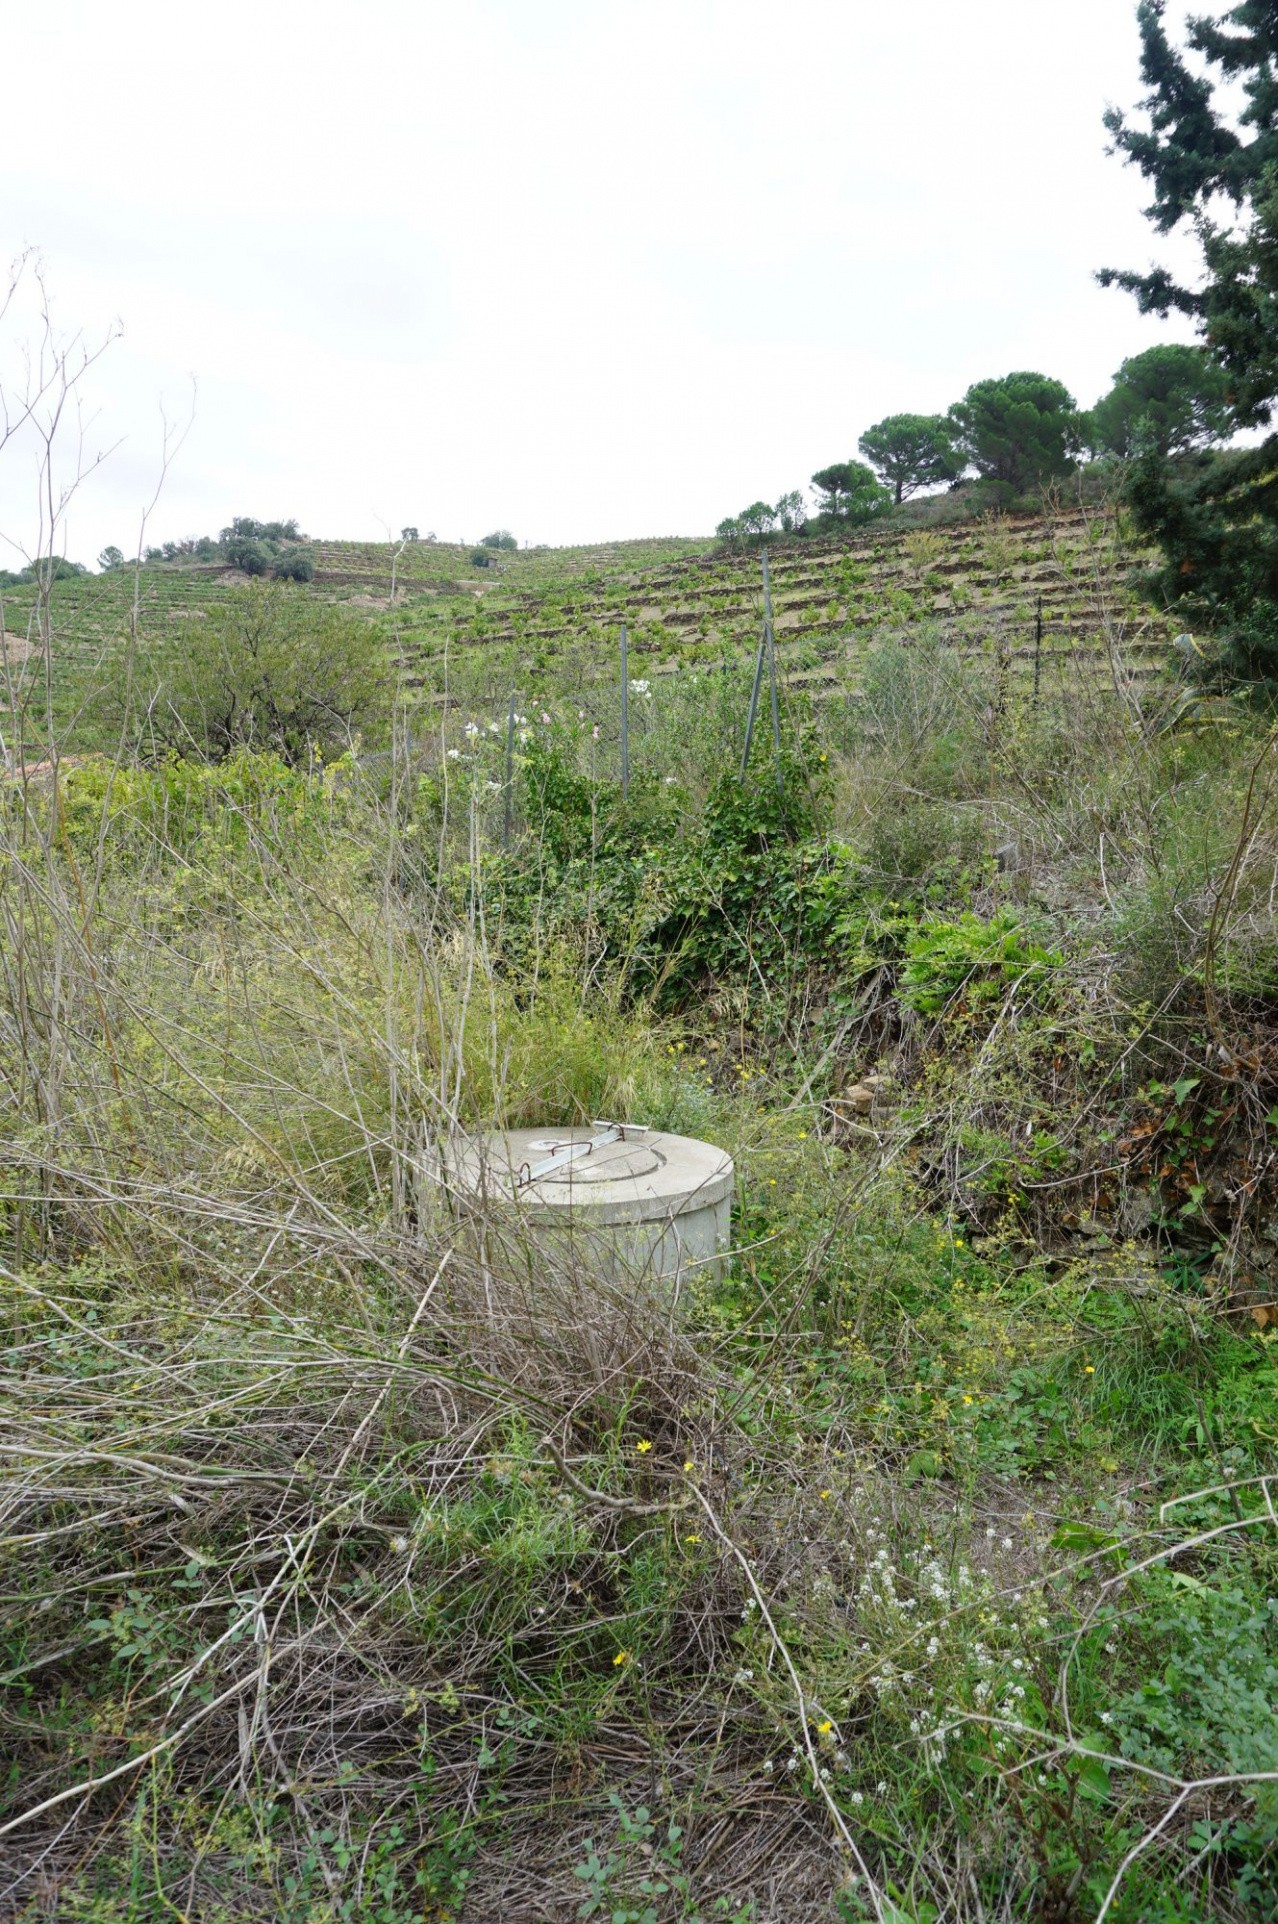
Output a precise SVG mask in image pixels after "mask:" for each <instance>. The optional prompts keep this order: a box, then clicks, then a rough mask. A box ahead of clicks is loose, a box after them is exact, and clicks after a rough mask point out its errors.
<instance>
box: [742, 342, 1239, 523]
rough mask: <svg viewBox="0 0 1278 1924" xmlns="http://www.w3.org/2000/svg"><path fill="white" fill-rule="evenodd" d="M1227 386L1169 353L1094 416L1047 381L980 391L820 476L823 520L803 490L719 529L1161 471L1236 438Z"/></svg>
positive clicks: (1125, 368)
mask: <svg viewBox="0 0 1278 1924" xmlns="http://www.w3.org/2000/svg"><path fill="white" fill-rule="evenodd" d="M1230 431H1231V423H1230V412H1229V407H1228V402H1227V398H1226V392H1225V377H1224V375H1223V374H1222V373H1221V371H1220V369H1219V368H1218V367H1217V366H1216V365H1215V364H1214V363H1213V362H1212V361H1211V360H1209V359H1208V357H1207V355H1206V354H1205V353H1204V352H1203V350H1202V349H1201V348H1197V347H1186V346H1182V345H1177V344H1166V345H1163V346H1160V347H1151V348H1147V349H1146V350H1145V352H1144V353H1143V354H1136V355H1133V356H1132V357H1131V358H1130V359H1129V360H1126V361H1124V362H1123V364H1122V366H1121V367H1120V368H1119V370H1118V372H1117V374H1116V375H1115V376H1114V385H1113V387H1112V388H1111V389H1110V391H1109V392H1108V394H1105V395H1104V396H1102V398H1101V399H1100V400H1099V401H1098V402H1097V404H1096V406H1095V407H1094V408H1092V409H1091V411H1090V412H1086V411H1084V410H1082V409H1080V408H1079V407H1078V405H1077V403H1076V402H1075V400H1074V397H1073V395H1072V394H1071V393H1070V392H1069V389H1068V388H1067V387H1066V386H1065V385H1064V383H1063V382H1061V381H1055V380H1052V379H1051V378H1050V376H1048V375H1046V374H1036V373H1029V372H1024V373H1016V374H1005V375H1003V376H1002V377H1001V378H999V379H995V380H988V381H977V382H975V383H974V384H973V385H972V386H971V387H970V388H969V389H968V390H967V393H966V394H965V395H964V396H963V398H962V400H961V401H956V402H955V403H954V405H953V407H951V408H950V409H949V411H948V412H947V413H945V414H889V415H887V416H886V417H885V418H884V419H883V420H882V421H876V422H875V424H874V426H873V427H870V428H867V429H866V431H865V433H864V434H863V435H862V436H861V438H860V440H859V442H858V444H857V445H858V447H859V450H860V452H861V454H862V455H864V457H865V459H864V460H863V461H836V462H834V463H832V464H831V465H830V466H829V467H824V468H819V469H818V470H817V472H816V473H815V474H814V475H813V476H812V486H813V487H814V488H815V490H816V512H815V516H813V515H810V514H809V513H808V510H807V503H806V501H805V498H804V495H803V494H802V492H801V491H800V490H798V489H795V490H793V491H791V492H790V493H789V494H783V495H782V496H781V498H780V500H779V501H777V502H776V503H775V504H769V503H768V502H766V501H755V502H753V503H752V504H751V506H750V507H748V508H744V509H742V511H741V513H740V514H738V515H733V516H730V517H729V518H728V519H727V520H726V521H721V522H720V523H719V526H718V528H717V529H716V533H717V534H718V535H719V536H720V538H721V539H722V540H725V541H740V540H745V539H749V538H751V537H754V538H757V537H758V536H760V535H764V534H771V533H776V532H780V533H783V534H789V533H793V532H799V531H801V530H802V531H806V530H809V529H812V528H813V527H815V528H816V529H818V530H819V529H822V528H826V527H829V526H832V525H836V524H837V525H840V526H847V525H849V524H851V525H856V524H857V523H860V522H866V521H870V520H873V519H874V517H875V516H876V515H879V514H882V513H884V512H885V511H886V510H887V509H888V508H891V507H894V506H899V505H900V504H901V502H903V501H905V500H907V499H908V498H909V497H910V496H911V495H914V494H918V493H920V492H922V491H924V490H926V489H935V488H942V487H951V488H953V487H957V486H959V484H960V483H962V482H965V481H975V482H977V483H979V484H980V488H981V493H982V497H983V499H984V500H985V501H986V502H987V503H988V504H989V505H1006V504H1007V503H1008V502H1009V501H1012V500H1015V499H1016V498H1017V497H1019V496H1021V495H1024V494H1026V493H1027V492H1030V491H1031V490H1033V489H1035V488H1038V487H1041V486H1042V485H1043V484H1044V483H1045V482H1049V481H1053V480H1057V479H1059V478H1060V477H1061V476H1063V475H1066V474H1068V473H1069V472H1070V470H1071V469H1072V468H1074V467H1076V466H1077V464H1078V462H1079V461H1080V460H1082V459H1083V458H1084V457H1085V456H1088V455H1090V456H1091V457H1092V458H1093V459H1106V458H1117V459H1122V460H1129V459H1131V458H1133V457H1135V456H1137V455H1139V454H1142V453H1146V454H1152V455H1153V456H1155V457H1156V458H1158V459H1160V460H1167V459H1169V458H1170V457H1172V456H1175V455H1179V454H1187V453H1190V452H1192V451H1193V450H1195V449H1200V448H1204V447H1208V446H1210V445H1211V444H1212V443H1214V442H1218V441H1221V440H1224V439H1227V438H1228V435H1229V433H1230Z"/></svg>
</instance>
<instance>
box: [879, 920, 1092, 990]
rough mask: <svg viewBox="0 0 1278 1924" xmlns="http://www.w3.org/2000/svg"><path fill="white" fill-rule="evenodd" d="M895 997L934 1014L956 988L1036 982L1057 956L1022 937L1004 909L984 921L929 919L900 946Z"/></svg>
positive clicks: (1021, 930)
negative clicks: (902, 960)
mask: <svg viewBox="0 0 1278 1924" xmlns="http://www.w3.org/2000/svg"><path fill="white" fill-rule="evenodd" d="M906 956H907V960H906V963H905V967H904V969H903V970H902V972H901V984H900V996H901V1000H902V1001H903V1002H905V1003H907V1004H908V1006H909V1007H910V1008H912V1009H915V1010H916V1011H917V1012H918V1013H919V1014H920V1015H939V1014H940V1012H941V1010H942V1009H943V1008H944V1007H945V1005H946V1004H947V1003H948V1002H949V1001H950V999H951V997H953V996H954V995H956V994H957V993H958V991H959V990H960V989H963V988H967V990H968V992H969V995H970V994H972V993H978V994H979V993H987V994H988V993H990V992H1000V991H1001V990H1002V989H1004V988H1005V987H1007V986H1008V985H1009V984H1011V983H1012V982H1019V983H1022V984H1024V985H1025V986H1027V987H1028V986H1031V985H1037V984H1040V983H1042V982H1043V981H1044V980H1045V979H1046V978H1047V976H1048V975H1049V974H1050V972H1051V971H1052V970H1053V969H1057V968H1059V967H1060V965H1061V961H1062V957H1061V956H1060V955H1059V954H1058V953H1057V952H1056V951H1055V950H1053V949H1045V948H1043V947H1042V946H1041V945H1040V944H1038V943H1036V942H1033V941H1031V940H1030V939H1029V937H1028V936H1027V934H1026V932H1025V930H1024V928H1023V927H1022V925H1021V923H1020V921H1019V920H1018V919H1017V917H1016V916H1015V915H1013V914H1012V913H1011V912H1010V911H1009V910H1006V909H1004V910H1000V911H999V913H998V914H996V915H992V916H991V917H990V918H989V920H988V921H983V920H982V919H981V917H980V916H978V915H972V914H970V913H969V914H964V915H961V916H960V917H959V918H958V920H957V921H944V920H942V919H940V918H939V917H937V918H932V919H930V920H929V921H927V922H925V923H924V924H923V925H922V926H921V927H920V928H919V929H918V930H917V931H916V933H915V934H913V935H912V936H911V937H910V938H909V939H908V941H907V944H906Z"/></svg>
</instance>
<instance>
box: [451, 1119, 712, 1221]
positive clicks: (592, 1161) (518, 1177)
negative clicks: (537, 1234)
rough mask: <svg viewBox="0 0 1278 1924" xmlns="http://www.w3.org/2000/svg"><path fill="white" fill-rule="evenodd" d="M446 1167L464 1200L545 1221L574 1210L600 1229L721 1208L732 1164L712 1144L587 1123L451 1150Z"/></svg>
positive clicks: (474, 1141) (511, 1133) (514, 1132)
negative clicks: (515, 1208) (504, 1206)
mask: <svg viewBox="0 0 1278 1924" xmlns="http://www.w3.org/2000/svg"><path fill="white" fill-rule="evenodd" d="M605 1136H608V1137H609V1139H607V1140H603V1139H601V1138H604V1137H605ZM448 1160H449V1162H450V1164H451V1171H452V1178H453V1184H454V1186H455V1188H456V1189H457V1190H458V1191H460V1192H461V1193H462V1194H463V1195H470V1196H474V1197H483V1198H484V1199H485V1200H487V1201H491V1202H499V1201H504V1202H515V1203H517V1204H519V1205H520V1206H521V1207H522V1208H524V1209H526V1210H529V1211H531V1212H532V1213H534V1214H536V1215H544V1216H546V1217H547V1218H548V1217H550V1216H552V1215H558V1213H559V1212H560V1211H561V1210H564V1209H572V1210H578V1211H581V1212H583V1213H585V1214H588V1215H589V1216H590V1218H591V1219H592V1220H594V1221H599V1222H605V1221H611V1222H624V1221H631V1222H635V1221H642V1220H646V1219H647V1218H650V1217H657V1216H677V1215H682V1214H683V1213H684V1212H685V1211H686V1210H690V1209H700V1208H703V1207H707V1206H709V1205H711V1204H715V1203H718V1202H721V1201H722V1200H723V1198H724V1197H725V1196H727V1195H730V1194H731V1192H732V1187H733V1181H734V1172H733V1166H732V1159H731V1157H730V1156H727V1155H725V1154H724V1152H723V1150H722V1149H717V1148H716V1147H715V1146H714V1144H713V1143H709V1142H698V1141H696V1140H695V1139H694V1138H693V1137H691V1136H672V1135H669V1134H667V1133H666V1132H665V1131H663V1130H657V1129H650V1130H639V1129H636V1130H634V1131H633V1133H626V1132H625V1131H624V1130H623V1132H622V1134H621V1135H619V1136H617V1135H611V1136H609V1131H608V1130H607V1129H606V1128H605V1127H604V1126H603V1125H600V1124H595V1125H594V1126H593V1127H592V1126H591V1125H590V1124H589V1123H587V1124H584V1125H582V1126H581V1127H575V1128H571V1129H561V1130H552V1129H547V1128H545V1127H542V1128H540V1129H511V1130H507V1131H505V1132H504V1133H502V1132H498V1131H493V1132H492V1133H491V1134H488V1135H484V1136H477V1137H471V1138H469V1139H468V1140H466V1141H465V1142H463V1143H461V1144H459V1145H457V1146H456V1147H455V1149H454V1151H453V1154H452V1155H451V1156H450V1157H449V1158H448Z"/></svg>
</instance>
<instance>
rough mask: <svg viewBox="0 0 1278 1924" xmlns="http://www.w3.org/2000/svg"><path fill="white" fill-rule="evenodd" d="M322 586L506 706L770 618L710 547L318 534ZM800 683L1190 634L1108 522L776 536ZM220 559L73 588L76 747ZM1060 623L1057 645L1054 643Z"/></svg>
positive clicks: (1025, 666) (411, 655) (1088, 655)
mask: <svg viewBox="0 0 1278 1924" xmlns="http://www.w3.org/2000/svg"><path fill="white" fill-rule="evenodd" d="M313 551H314V556H315V561H316V572H315V578H314V580H313V581H312V582H310V583H307V584H301V585H297V586H295V587H293V588H292V589H291V590H290V591H291V592H293V593H296V594H299V595H303V596H309V597H315V598H318V599H320V600H323V601H337V602H340V603H342V604H343V605H345V606H347V607H349V608H351V609H353V610H357V611H358V612H360V613H361V614H362V615H364V616H365V618H366V619H367V620H368V622H369V625H370V628H372V629H373V630H374V631H375V632H377V633H378V634H379V635H381V636H383V637H384V638H385V639H386V640H387V641H388V642H389V643H390V645H391V647H392V649H393V650H394V652H395V653H396V654H397V655H398V657H399V659H400V661H401V663H402V666H403V672H404V681H405V685H406V687H407V688H408V689H409V690H410V691H415V692H416V694H417V695H418V697H419V698H421V699H426V700H433V699H438V698H440V697H441V696H442V694H443V692H444V674H445V667H447V673H448V678H449V681H450V684H451V685H452V686H454V687H457V686H461V687H464V689H465V690H466V691H467V692H468V694H469V695H470V697H472V698H473V699H477V700H483V701H493V700H497V699H498V698H499V697H500V696H502V695H504V693H505V691H506V690H507V689H508V688H509V686H510V685H511V682H512V680H513V681H514V682H515V683H516V684H519V683H520V682H522V681H526V680H527V678H528V677H530V676H538V677H542V676H544V675H545V673H546V672H547V671H549V673H550V675H551V679H552V680H553V679H554V675H555V672H556V663H558V662H561V661H564V660H566V659H567V658H568V657H571V671H570V672H571V679H572V682H573V685H574V686H580V685H582V684H583V682H588V681H589V680H590V679H591V678H592V677H593V676H594V675H596V674H601V675H603V676H604V677H605V678H607V677H609V676H611V675H612V674H613V673H614V672H615V666H614V658H615V654H616V647H617V631H618V627H619V625H620V623H621V622H622V621H625V622H626V623H627V625H628V630H629V635H630V642H631V647H632V650H633V653H634V656H635V658H636V660H642V661H643V662H644V666H645V672H651V671H654V670H655V671H656V672H658V673H673V672H677V671H678V669H679V668H680V667H681V666H683V667H690V666H693V665H695V664H697V663H706V662H710V661H717V660H719V659H721V658H722V657H723V656H724V654H725V652H726V653H727V654H728V655H736V654H740V653H742V652H746V653H748V652H749V651H750V650H752V649H753V647H754V646H755V643H756V641H757V637H758V633H759V627H760V620H761V591H760V569H759V560H758V556H757V554H756V553H755V552H753V551H751V550H743V551H736V550H732V549H724V548H721V547H717V546H716V545H715V544H713V543H709V542H705V541H696V540H652V541H632V542H615V543H607V544H601V545H597V546H593V547H580V548H564V549H531V550H516V551H513V552H505V553H503V552H500V551H494V553H493V555H492V559H491V564H490V565H489V566H488V567H487V568H485V569H482V570H481V569H479V568H476V567H475V566H474V565H473V563H472V553H473V552H474V551H473V550H471V549H468V548H462V547H453V546H448V545H445V544H437V543H430V542H414V543H409V544H401V545H399V546H395V545H391V544H370V543H357V542H341V541H317V542H315V543H314V544H313ZM770 554H771V575H772V594H773V608H774V617H775V628H776V636H777V644H778V656H779V663H780V669H781V673H782V675H783V678H784V679H785V680H786V681H787V682H789V683H791V684H792V685H794V686H796V687H804V686H808V687H811V688H812V689H813V691H814V692H815V693H817V694H821V693H823V692H838V691H845V692H853V693H854V692H855V690H856V688H857V686H858V684H859V677H860V669H861V664H862V663H863V660H864V658H865V652H866V649H867V647H869V646H870V645H872V644H873V643H874V642H875V641H877V640H882V639H885V638H895V639H898V640H901V641H905V642H909V641H910V640H911V639H914V638H920V637H926V638H927V639H928V641H929V642H930V643H932V644H933V645H942V646H945V647H948V648H950V649H952V650H953V651H954V652H955V653H956V654H957V655H958V656H959V657H963V658H968V659H971V660H974V661H981V660H988V661H989V662H990V663H992V664H994V665H996V666H997V667H998V668H999V669H1000V670H1001V671H1002V670H1005V671H1006V672H1007V673H1008V674H1009V675H1010V676H1011V677H1013V678H1014V679H1023V678H1025V677H1026V676H1030V677H1033V676H1034V675H1035V674H1037V675H1038V677H1039V678H1040V680H1044V681H1046V682H1047V683H1055V684H1064V683H1066V682H1069V681H1071V680H1073V679H1075V678H1077V677H1080V676H1081V677H1083V678H1084V679H1086V680H1089V681H1090V680H1092V679H1094V678H1095V677H1096V676H1098V675H1099V676H1100V677H1101V678H1102V680H1106V679H1109V678H1111V677H1112V675H1113V673H1114V663H1115V659H1116V658H1119V657H1121V662H1122V673H1123V675H1124V676H1125V677H1127V678H1130V680H1131V681H1133V682H1139V681H1141V680H1143V679H1145V678H1147V677H1149V676H1150V675H1155V674H1157V673H1158V672H1159V669H1160V666H1161V665H1162V664H1164V663H1165V661H1166V659H1167V645H1168V641H1169V639H1170V635H1171V633H1172V628H1171V627H1170V626H1169V624H1168V622H1167V621H1166V620H1164V619H1163V618H1161V617H1160V616H1159V615H1158V614H1156V613H1155V612H1153V611H1152V610H1151V609H1150V608H1149V607H1148V605H1147V604H1145V603H1143V602H1142V601H1141V599H1140V596H1139V593H1138V591H1137V576H1138V573H1139V566H1140V562H1141V560H1142V557H1141V556H1140V555H1139V554H1138V553H1134V552H1133V551H1132V550H1131V549H1130V548H1129V547H1128V546H1127V545H1126V544H1125V543H1124V541H1123V540H1122V538H1121V537H1120V534H1119V531H1118V528H1117V526H1116V522H1115V518H1114V516H1113V515H1112V514H1110V513H1108V512H1107V511H1105V510H1103V509H1092V508H1082V507H1077V506H1075V507H1061V508H1058V509H1056V510H1054V511H1051V512H1047V513H1044V514H1040V515H1034V516H1028V515H1022V516H1015V517H1009V516H994V517H982V518H981V519H979V520H975V521H966V522H964V521H959V522H951V523H941V524H939V525H936V526H932V527H928V526H922V527H920V526H910V525H908V524H907V525H897V526H884V527H882V528H875V529H872V530H869V531H862V532H853V533H851V534H849V535H847V536H840V537H829V536H827V537H824V538H817V539H811V540H799V539H793V538H792V539H790V540H788V541H784V540H783V541H778V542H777V543H775V544H774V545H773V546H772V547H771V550H770ZM240 579H241V578H240V577H237V576H235V575H234V574H233V573H231V572H229V571H227V570H226V569H224V568H222V567H220V566H219V565H218V564H216V563H213V564H202V565H184V564H179V563H167V564H160V565H155V566H150V567H145V568H143V569H141V570H140V572H139V574H138V576H137V579H136V600H135V580H134V575H133V572H132V571H131V570H129V569H121V570H118V571H116V572H114V573H111V574H105V575H94V576H84V577H78V578H76V579H72V580H67V581H63V582H59V583H57V584H56V587H55V589H54V593H53V599H52V609H51V612H52V634H53V653H54V658H55V661H56V662H57V664H58V668H59V672H58V673H57V674H56V675H55V677H54V714H55V720H56V722H57V724H58V726H59V728H60V729H61V730H62V733H63V737H64V741H63V745H64V747H66V746H68V745H70V746H72V747H75V746H98V745H102V744H100V741H99V737H98V734H97V730H96V726H95V720H94V711H95V689H96V688H97V687H99V686H100V685H101V684H102V682H103V681H104V680H109V679H111V678H112V677H113V676H114V675H115V673H116V668H115V666H114V664H115V662H116V660H117V658H118V656H119V652H120V649H121V647H122V645H123V644H124V642H125V640H126V638H127V637H128V636H129V635H130V633H133V632H136V635H137V639H138V645H139V647H140V649H142V650H145V649H147V648H149V647H152V646H154V645H156V644H157V643H159V642H160V641H162V640H165V639H169V638H171V637H172V636H173V634H174V633H175V632H177V631H180V625H181V624H182V623H183V622H188V621H197V620H200V619H201V618H203V617H204V616H205V615H206V614H207V612H208V611H209V610H210V609H211V608H213V607H215V606H216V605H217V604H218V603H219V602H221V601H224V600H225V598H226V597H227V596H228V595H230V594H233V593H234V592H235V589H236V587H237V585H239V582H240ZM33 601H34V591H33V590H32V589H30V588H26V589H23V588H16V589H10V590H8V591H6V593H5V595H4V599H3V612H4V621H5V627H6V630H7V632H8V633H9V635H10V636H11V637H12V638H13V640H12V641H11V644H10V658H11V659H16V658H17V656H18V654H19V653H24V652H25V645H24V644H25V640H26V637H27V635H28V632H29V625H30V623H31V620H32V613H33ZM1040 617H1041V641H1038V640H1036V635H1037V633H1038V624H1039V620H1040Z"/></svg>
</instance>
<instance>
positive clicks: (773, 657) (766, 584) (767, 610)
mask: <svg viewBox="0 0 1278 1924" xmlns="http://www.w3.org/2000/svg"><path fill="white" fill-rule="evenodd" d="M759 555H760V559H761V560H762V562H763V639H764V641H765V643H766V645H767V650H768V677H769V680H770V683H771V689H772V753H773V756H774V758H775V761H776V771H777V793H778V794H779V795H783V794H784V793H785V783H784V780H783V778H782V774H781V711H780V708H779V706H778V703H777V641H776V636H775V634H774V633H773V629H772V581H771V578H770V577H769V574H768V551H767V549H766V548H761V549H760V550H759Z"/></svg>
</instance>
